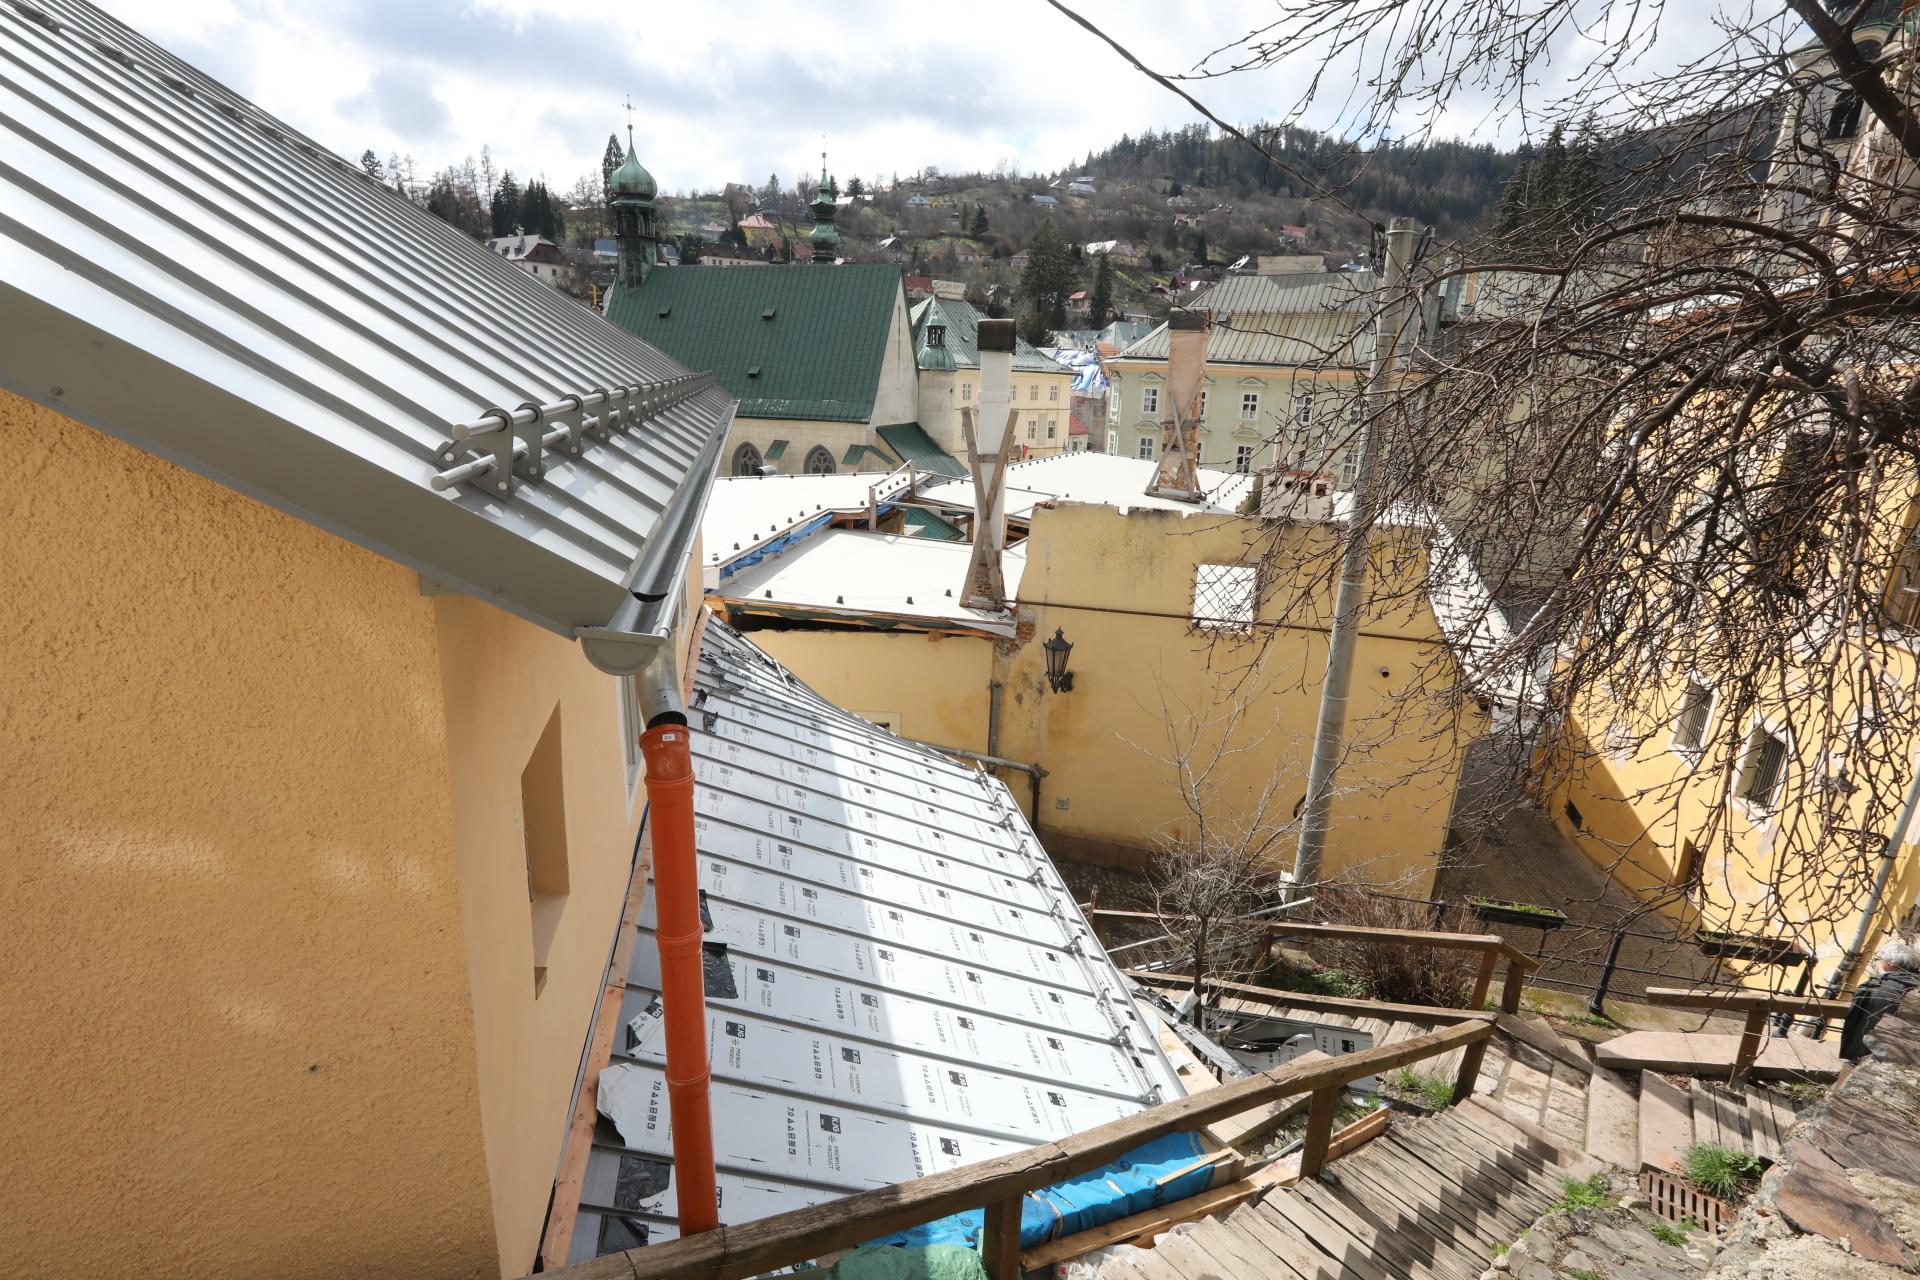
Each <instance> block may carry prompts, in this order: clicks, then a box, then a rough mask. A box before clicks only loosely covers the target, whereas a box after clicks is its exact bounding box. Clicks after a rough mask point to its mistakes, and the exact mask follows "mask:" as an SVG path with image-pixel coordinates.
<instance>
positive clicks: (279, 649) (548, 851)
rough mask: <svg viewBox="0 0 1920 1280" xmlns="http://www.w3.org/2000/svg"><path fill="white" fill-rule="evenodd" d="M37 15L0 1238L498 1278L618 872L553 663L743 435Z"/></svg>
mask: <svg viewBox="0 0 1920 1280" xmlns="http://www.w3.org/2000/svg"><path fill="white" fill-rule="evenodd" d="M56 9H57V11H58V12H59V13H60V15H61V21H60V22H57V23H56V22H51V21H46V22H44V23H33V22H29V21H28V20H27V19H26V18H25V17H22V16H21V15H19V14H17V13H14V12H13V11H11V10H9V11H8V12H7V13H6V14H5V15H0V28H5V30H4V31H0V40H4V41H5V42H6V43H7V45H8V47H9V49H10V50H13V51H14V55H15V56H16V58H17V59H18V60H19V67H18V68H17V69H18V70H20V72H21V74H22V75H23V76H25V77H29V78H32V79H33V80H34V81H35V83H37V84H39V85H40V86H41V89H40V92H41V93H43V94H45V95H47V101H49V102H50V103H51V104H52V105H51V106H50V108H49V109H50V111H51V112H53V113H54V114H57V115H58V116H59V117H60V118H61V119H62V120H63V121H65V122H66V123H63V124H62V126H61V127H62V128H63V129H64V128H68V127H74V126H75V124H76V122H77V124H78V126H79V127H84V128H86V129H87V130H89V131H92V132H94V133H96V134H97V135H98V136H100V137H102V138H104V139H108V140H110V145H103V146H101V147H99V148H90V149H88V150H87V151H86V152H85V153H84V154H81V153H76V152H74V151H72V150H71V149H68V148H64V147H61V146H58V145H55V144H53V143H49V142H48V141H47V140H46V139H44V138H41V137H38V136H36V135H35V134H34V133H33V129H34V128H35V125H34V124H33V122H31V121H29V122H22V121H21V120H19V119H14V118H10V119H9V120H8V121H7V122H6V123H5V124H0V149H6V150H9V151H10V152H15V153H24V152H26V151H29V150H31V151H33V152H35V153H36V154H40V155H42V156H43V157H45V163H44V164H42V165H41V166H40V167H39V169H38V171H37V173H36V176H35V183H34V187H33V190H32V191H31V192H29V191H27V190H26V189H24V188H22V187H21V186H19V185H17V184H15V183H12V182H9V181H8V180H7V179H5V178H0V201H4V203H5V205H6V207H7V209H8V211H9V215H10V221H9V223H8V226H9V228H11V229H10V230H0V248H4V249H5V251H6V254H7V258H8V261H9V263H10V269H9V271H8V273H7V279H6V281H5V282H4V284H0V387H4V388H5V389H0V441H4V444H5V448H6V452H7V455H8V456H9V457H10V458H11V459H13V462H14V465H15V472H14V476H15V480H16V482H17V487H16V491H15V493H14V495H13V498H12V499H11V500H10V501H8V502H7V503H6V504H4V509H0V543H4V545H5V546H6V548H7V553H6V554H5V556H3V557H0V588H3V589H4V595H3V596H0V634H4V636H5V639H4V640H3V641H0V647H4V652H5V656H6V660H5V661H4V662H0V705H4V706H5V708H6V711H5V719H6V723H7V729H6V732H5V733H4V734H0V812H4V813H5V814H6V824H5V825H6V830H7V834H8V840H7V856H6V857H5V859H4V860H0V898H4V900H5V901H6V903H7V914H8V920H9V925H8V929H7V934H8V936H7V941H6V945H5V950H6V960H7V970H8V972H9V974H10V975H11V980H10V981H9V982H8V983H6V984H5V986H4V988H0V1018H4V1021H5V1023H6V1026H7V1034H6V1036H5V1037H4V1038H3V1039H0V1072H4V1074H5V1077H6V1081H7V1112H8V1115H9V1121H8V1123H7V1125H6V1138H5V1140H4V1141H0V1185H4V1186H5V1187H6V1188H7V1190H6V1195H5V1200H6V1210H5V1214H4V1217H5V1219H6V1226H5V1229H4V1236H5V1239H6V1244H7V1249H8V1252H9V1253H10V1254H11V1255H12V1256H16V1257H20V1258H32V1259H35V1260H36V1262H35V1265H36V1266H37V1267H39V1268H41V1269H43V1270H46V1271H49V1272H55V1273H60V1274H109V1273H116V1272H117V1273H123V1274H131V1273H138V1274H167V1275H185V1274H192V1275H199V1276H209V1277H232V1278H236V1280H237V1278H238V1277H252V1276H263V1275H296V1274H297V1275H314V1276H333V1275H353V1276H368V1277H371V1276H394V1277H403V1276H404V1277H417V1276H423V1275H432V1276H475V1277H489V1276H518V1275H522V1274H525V1273H526V1272H527V1271H529V1270H530V1269H531V1268H532V1267H533V1265H534V1262H535V1259H536V1256H537V1253H538V1250H539V1246H540V1242H541V1236H542V1232H543V1229H544V1224H545V1222H546V1215H547V1209H548V1203H549V1201H550V1199H551V1198H552V1196H553V1188H554V1183H555V1170H556V1167H557V1166H558V1163H559V1160H560V1156H561V1152H562V1147H563V1143H564V1142H565V1140H566V1138H567V1135H568V1131H569V1128H570V1121H571V1118H572V1106H573V1098H574V1096H575V1088H576V1084H577V1082H578V1081H579V1079H580V1073H581V1068H582V1063H583V1050H584V1047H585V1045H586V1042H587V1032H588V1028H589V1026H590V1024H591V1023H592V1020H593V1014H594V1010H595V1008H596V1006H597V1003H598V1001H599V999H600V996H601V992H602V990H603V987H604V983H605V980H606V966H607V956H608V948H609V940H610V939H611V938H612V937H613V935H614V932H615V929H616V926H617V925H618V923H619V921H620V918H621V912H622V910H623V906H624V903H625V901H626V898H627V892H628V886H629V883H630V881H631V879H632V877H633V875H634V868H635V866H636V858H637V857H640V858H643V857H644V852H645V851H644V850H643V849H641V848H639V847H638V846H637V833H638V832H639V830H640V827H641V818H642V814H643V812H644V808H645V798H644V795H642V794H640V778H639V771H638V764H639V762H638V760H637V758H636V753H635V749H634V743H635V739H636V736H637V733H638V730H639V724H638V722H637V717H638V716H639V714H640V708H641V700H640V698H639V695H638V692H637V691H636V690H635V689H634V688H633V687H632V685H631V682H623V681H622V680H620V679H618V678H616V677H615V676H613V675H609V674H606V673H604V672H603V671H602V670H600V669H598V668H596V666H595V665H594V663H592V662H590V661H589V660H588V657H587V655H586V651H585V650H584V648H583V646H582V645H581V644H579V643H576V642H575V639H574V635H575V631H576V629H577V628H580V627H588V626H598V627H608V626H610V625H611V624H612V623H613V622H614V620H615V619H616V615H618V614H619V613H620V610H621V608H622V606H623V605H624V604H625V603H626V602H627V601H629V600H631V599H632V597H631V595H630V594H629V593H628V592H627V590H626V589H625V586H624V585H623V579H624V578H625V576H626V574H627V571H628V570H629V568H631V567H632V565H633V564H634V562H635V561H636V559H637V558H638V557H639V556H640V554H641V552H642V549H643V547H645V546H647V545H648V538H649V535H650V534H654V533H660V532H662V531H663V530H665V529H666V528H667V527H668V525H669V520H668V515H669V512H668V503H669V500H670V498H671V494H672V493H673V492H674V491H675V489H676V488H683V487H685V485H684V481H685V479H686V478H687V477H688V476H689V475H691V474H695V472H694V463H695V460H696V458H697V457H699V456H704V457H706V458H708V459H709V460H711V459H712V458H714V457H716V456H717V451H718V449H719V447H720V442H721V440H722V438H723V434H724V432H725V430H726V426H727V422H728V417H729V414H730V412H731V410H732V406H733V401H732V400H731V398H730V397H728V396H727V395H726V394H725V393H724V392H723V391H721V390H720V389H718V388H716V387H714V386H712V385H711V383H710V382H708V381H705V380H701V379H697V378H694V377H693V376H692V375H691V374H690V373H689V371H687V370H686V369H684V368H683V367H681V366H679V365H676V364H675V363H674V362H673V361H671V360H669V359H668V358H666V357H665V356H663V355H661V354H660V353H659V352H658V351H655V350H653V349H652V348H649V347H647V346H646V345H645V344H644V343H642V342H640V341H638V340H637V339H634V338H632V337H631V336H630V335H627V334H624V333H621V332H620V331H618V330H617V329H614V328H612V327H611V326H609V325H607V324H606V323H604V322H603V321H601V320H600V319H599V318H598V317H596V316H594V315H593V314H592V313H591V312H589V311H587V310H586V309H585V308H582V307H580V306H579V305H577V304H576V303H574V302H572V301H571V300H569V299H567V298H565V297H563V296H561V295H559V294H557V293H555V292H554V291H552V290H550V289H548V288H546V287H545V286H543V285H541V284H539V283H537V282H536V281H535V280H534V279H533V278H532V277H531V276H529V275H527V274H526V273H524V272H522V271H520V270H518V269H517V268H516V267H514V266H513V265H512V264H511V263H508V262H506V261H504V260H502V259H499V258H498V257H496V256H495V255H492V254H489V253H487V252H486V251H485V250H484V249H483V248H481V247H480V246H478V245H476V244H474V243H473V242H471V241H470V240H468V239H467V238H466V237H465V236H463V235H462V234H461V233H459V232H458V231H456V230H454V229H453V228H451V227H448V226H446V225H445V224H444V223H441V222H440V221H438V220H437V219H434V218H432V217H430V216H428V215H427V214H425V213H424V212H422V211H421V210H419V209H416V208H415V207H414V206H413V205H412V204H410V203H409V202H408V201H407V200H406V199H405V198H404V197H402V196H399V195H397V194H395V193H394V192H392V191H389V190H387V189H385V188H383V187H381V186H380V185H379V184H377V183H373V182H369V181H368V180H367V179H366V178H365V177H364V175H362V174H358V173H355V172H354V171H353V170H352V168H351V166H344V165H342V164H340V163H338V162H337V161H334V160H333V159H332V158H331V157H330V156H329V155H328V154H327V153H326V151H325V150H324V149H323V148H319V147H314V146H305V145H302V146H296V145H294V143H295V141H296V140H297V139H298V134H297V133H295V132H294V131H292V130H291V129H288V128H287V127H286V126H284V125H280V124H278V123H276V122H271V121H270V120H269V118H268V117H266V116H265V115H264V114H263V113H260V112H259V111H258V110H257V109H255V108H252V107H250V106H248V105H247V104H245V103H239V102H238V100H235V99H231V96H230V95H229V94H227V92H226V91H225V90H223V89H220V88H219V87H218V86H216V85H214V84H212V82H210V81H207V80H206V79H205V78H204V77H202V76H200V74H199V73H198V72H196V71H194V70H193V69H192V68H190V67H188V66H187V65H185V64H184V63H180V62H178V61H176V60H173V59H171V58H169V57H167V56H166V55H165V54H164V53H162V52H161V51H159V50H158V49H156V48H155V47H153V46H151V45H147V44H144V43H142V44H137V45H133V44H132V43H131V42H129V45H130V47H131V48H132V49H133V52H131V53H123V54H122V56H121V57H119V58H108V57H104V56H101V50H102V49H103V48H105V45H106V44H107V43H111V42H115V41H118V40H119V39H120V36H118V35H116V34H113V33H115V32H119V31H121V30H122V29H121V28H118V27H117V26H114V25H113V24H110V23H106V22H105V21H104V20H103V19H100V18H99V17H98V15H96V14H93V13H92V11H91V10H89V9H87V8H86V7H85V6H83V5H78V4H65V5H60V6H56ZM90 31H105V32H107V33H108V34H107V35H104V36H99V37H95V36H90V35H88V34H87V33H88V32H90ZM23 33H25V34H23ZM109 51H111V50H109ZM136 55H137V56H136ZM76 62H85V63H86V64H87V65H88V66H89V67H90V68H91V70H90V71H89V73H88V77H87V79H86V80H85V81H84V82H82V81H79V80H74V79H72V78H71V77H69V76H68V75H67V74H66V70H65V68H67V67H69V66H71V65H73V64H75V63H76ZM168 86H196V88H194V89H193V90H192V91H189V92H183V91H176V88H174V87H168ZM136 102H137V103H139V104H141V105H140V109H139V110H129V109H127V104H128V103H136ZM236 104H237V105H236ZM46 118H47V119H49V120H51V119H53V118H54V115H51V114H50V115H49V116H48V117H46ZM189 139H194V140H195V141H188V140H189ZM208 139H218V144H217V146H209V145H206V144H205V140H208ZM122 165H131V166H134V168H133V170H131V171H136V172H138V173H139V174H141V175H142V178H141V182H140V183H138V184H135V183H130V182H128V181H126V180H125V173H126V172H128V171H129V170H125V169H122V168H121V167H120V166H122ZM100 166H109V168H110V169H111V171H110V172H109V171H105V170H103V169H102V168H101V167H100ZM187 172H194V173H204V174H206V175H207V177H206V180H205V181H204V182H201V183H198V184H185V183H184V182H183V183H182V185H180V186H178V187H169V190H170V191H171V192H172V194H171V195H170V196H169V197H168V198H169V200H172V201H177V202H178V203H177V204H176V205H175V212H177V213H178V215H179V217H180V219H181V220H180V221H179V222H177V223H176V222H174V221H171V220H163V219H161V218H159V217H158V216H157V215H154V214H153V213H152V212H151V206H150V205H149V204H147V203H146V202H145V200H144V199H143V198H142V197H140V196H138V195H137V194H136V192H137V191H139V190H145V189H148V187H149V185H150V184H165V183H171V182H173V181H174V179H173V177H172V176H171V175H178V174H183V173H187ZM80 203H84V204H85V205H87V206H88V207H89V208H90V209H91V210H92V211H93V213H94V214H95V215H97V217H96V218H95V219H94V220H90V221H88V222H86V223H85V224H84V225H83V224H81V223H77V222H72V221H70V220H69V219H68V217H67V215H66V214H65V213H63V212H62V211H61V210H62V209H63V208H72V207H75V206H76V205H77V204H80ZM343 226H346V227H352V228H354V234H353V235H351V236H343V235H342V234H341V228H342V227H343ZM22 227H32V228H34V230H33V231H32V232H31V233H23V232H22V231H21V230H20V228H22ZM189 228H190V229H189ZM370 243H371V244H380V245H382V246H384V247H383V249H382V251H381V252H380V253H378V254H375V255H372V256H366V255H363V254H361V253H360V251H359V250H358V248H357V247H356V246H358V245H361V244H370ZM424 260H431V261H433V262H434V263H435V264H436V265H435V267H434V270H433V271H432V272H431V273H421V272H418V271H415V270H413V269H412V268H411V267H410V266H409V265H408V264H409V263H413V262H417V261H424ZM596 390H599V391H600V392H601V393H602V395H603V396H605V397H607V399H606V400H605V401H603V402H602V403H601V404H600V405H599V406H598V407H597V414H598V415H599V416H597V417H596V418H595V420H594V422H593V423H592V424H589V423H587V422H586V421H585V420H584V419H583V416H582V415H583V413H585V412H589V411H592V407H593V405H594V402H593V401H592V400H590V399H576V398H575V397H585V396H587V395H588V393H591V392H594V391H596ZM643 401H645V402H647V403H646V405H645V407H644V408H642V407H641V406H642V402H643ZM523 403H527V404H533V405H538V406H541V408H540V411H539V413H537V414H535V415H533V416H534V419H535V422H534V425H533V427H532V428H531V429H529V427H528V426H527V424H524V423H522V424H517V425H516V426H512V427H509V428H508V429H507V430H502V431H495V432H492V433H491V434H490V433H489V432H488V431H487V430H486V429H487V428H488V427H489V426H491V425H493V424H503V425H504V424H507V423H509V422H510V420H511V419H512V418H513V415H514V411H515V410H516V408H518V407H519V406H521V405H522V404H523ZM623 406H630V407H632V409H633V412H632V413H631V414H630V415H628V414H627V413H626V409H625V408H624V407H623ZM615 415H621V416H620V417H615ZM465 424H473V425H474V426H475V427H476V433H475V434H473V435H472V436H466V435H465ZM456 428H459V429H458V430H456ZM590 428H591V429H590ZM556 431H557V432H559V434H558V435H554V434H552V433H554V432H556ZM616 435H617V436H618V437H619V439H617V440H616V439H614V438H613V437H614V436H616ZM496 445H497V446H498V448H497V451H496V448H495V446H496ZM703 449H705V450H706V452H705V453H704V454H703V453H702V451H703ZM440 473H446V474H440ZM436 476H438V479H437V480H436ZM669 563H671V561H669ZM683 571H684V566H683ZM685 581H686V583H687V585H688V587H689V589H691V590H694V591H697V589H698V582H697V578H696V577H693V576H691V575H689V576H687V577H686V579H685ZM669 598H671V596H669ZM680 598H681V599H682V600H683V601H685V600H686V599H687V597H686V596H684V595H682V596H681V597H680ZM682 613H683V621H682V623H681V625H680V628H679V630H678V632H677V633H675V634H674V635H672V636H670V637H668V638H667V639H666V640H665V641H657V640H656V641H654V643H656V644H657V645H658V650H659V651H660V652H662V653H665V654H666V655H667V656H668V657H669V658H671V657H672V656H673V655H675V654H684V653H685V645H686V643H687V640H688V635H689V629H688V627H687V625H686V621H685V619H687V618H691V617H692V616H693V612H692V610H691V609H687V608H685V607H683V609H682ZM636 639H638V638H636ZM618 642H619V637H618V636H615V637H613V638H611V639H610V640H609V641H608V642H607V643H613V644H617V643H618ZM640 865H641V867H642V869H643V870H644V866H645V863H644V861H642V862H641V863H640ZM86 1206H93V1207H94V1208H86ZM94 1209H99V1210H100V1211H102V1212H105V1213H106V1214H107V1215H108V1217H110V1218H111V1220H112V1222H113V1224H114V1225H113V1227H112V1229H110V1230H75V1229H74V1228H75V1222H76V1217H75V1215H76V1213H80V1212H86V1213H91V1212H93V1211H94Z"/></svg>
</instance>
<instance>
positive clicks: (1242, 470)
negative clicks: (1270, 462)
mask: <svg viewBox="0 0 1920 1280" xmlns="http://www.w3.org/2000/svg"><path fill="white" fill-rule="evenodd" d="M1253 452H1254V449H1253V446H1252V445H1250V444H1240V445H1235V446H1234V447H1233V469H1234V471H1236V472H1237V473H1239V474H1240V475H1243V476H1244V475H1247V474H1249V473H1251V472H1252V471H1253Z"/></svg>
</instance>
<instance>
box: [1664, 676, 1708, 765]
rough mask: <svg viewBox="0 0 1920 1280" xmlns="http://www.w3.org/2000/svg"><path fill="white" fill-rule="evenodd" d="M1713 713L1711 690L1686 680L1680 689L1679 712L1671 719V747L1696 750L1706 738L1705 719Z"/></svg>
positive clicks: (1686, 750) (1689, 750)
mask: <svg viewBox="0 0 1920 1280" xmlns="http://www.w3.org/2000/svg"><path fill="white" fill-rule="evenodd" d="M1712 714H1713V690H1711V689H1709V688H1707V686H1705V685H1704V684H1701V683H1700V682H1699V681H1698V680H1688V681H1687V685H1686V688H1684V689H1682V690H1681V691H1680V712H1679V714H1678V715H1677V716H1675V717H1674V721H1673V749H1674V750H1675V751H1684V752H1689V753H1692V752H1697V751H1699V750H1700V746H1701V744H1702V743H1704V742H1705V741H1706V740H1707V719H1708V717H1709V716H1711V715H1712Z"/></svg>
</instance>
